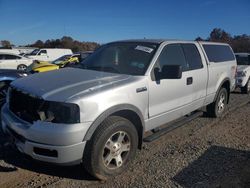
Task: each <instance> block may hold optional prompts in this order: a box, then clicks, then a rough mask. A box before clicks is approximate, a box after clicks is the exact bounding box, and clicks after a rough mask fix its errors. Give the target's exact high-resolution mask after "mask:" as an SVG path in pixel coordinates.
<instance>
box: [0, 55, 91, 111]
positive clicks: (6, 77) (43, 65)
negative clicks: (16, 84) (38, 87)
mask: <svg viewBox="0 0 250 188" xmlns="http://www.w3.org/2000/svg"><path fill="white" fill-rule="evenodd" d="M92 53H93V52H92V51H87V52H81V53H79V54H73V55H66V56H63V57H61V58H59V59H57V60H55V61H53V62H52V63H48V62H40V63H39V62H33V63H32V64H31V65H30V66H28V68H27V69H26V71H21V70H8V69H6V70H0V107H1V106H2V105H3V103H4V102H5V98H6V91H7V89H8V87H9V85H10V83H11V82H12V81H14V80H16V79H18V78H21V77H24V76H28V75H30V74H32V73H37V72H45V71H49V70H56V69H59V68H62V67H65V66H66V67H67V66H74V67H76V68H79V67H81V66H75V65H76V64H75V63H77V64H79V62H82V61H84V60H85V58H87V57H88V56H89V55H90V54H92ZM61 65H63V66H61Z"/></svg>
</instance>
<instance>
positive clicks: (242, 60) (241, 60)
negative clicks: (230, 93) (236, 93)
mask: <svg viewBox="0 0 250 188" xmlns="http://www.w3.org/2000/svg"><path fill="white" fill-rule="evenodd" d="M235 56H236V59H237V74H236V86H237V87H239V88H240V89H241V92H242V93H246V94H248V93H250V53H235Z"/></svg>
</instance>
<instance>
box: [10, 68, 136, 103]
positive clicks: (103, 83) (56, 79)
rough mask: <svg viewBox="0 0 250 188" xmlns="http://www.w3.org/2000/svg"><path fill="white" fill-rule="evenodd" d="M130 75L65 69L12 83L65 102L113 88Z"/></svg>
mask: <svg viewBox="0 0 250 188" xmlns="http://www.w3.org/2000/svg"><path fill="white" fill-rule="evenodd" d="M129 77H131V76H129V75H122V74H115V73H107V72H100V71H93V70H85V69H77V68H64V69H59V70H55V71H49V72H44V73H37V74H33V75H30V76H28V77H26V78H22V79H18V80H16V81H14V82H12V84H11V85H12V86H13V87H14V88H17V89H20V90H22V91H24V92H27V93H29V94H31V95H35V96H37V97H41V98H43V99H45V100H51V101H58V102H60V101H61V102H63V101H66V100H69V99H70V98H72V97H74V96H76V95H78V94H84V93H89V92H94V91H96V90H100V89H103V87H107V86H112V85H113V84H114V83H117V82H119V81H122V80H125V79H128V78H129Z"/></svg>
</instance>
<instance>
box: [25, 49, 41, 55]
mask: <svg viewBox="0 0 250 188" xmlns="http://www.w3.org/2000/svg"><path fill="white" fill-rule="evenodd" d="M39 51H40V49H35V50H33V51H32V52H31V53H29V54H27V55H36V54H37V53H38V52H39Z"/></svg>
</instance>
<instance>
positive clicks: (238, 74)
mask: <svg viewBox="0 0 250 188" xmlns="http://www.w3.org/2000/svg"><path fill="white" fill-rule="evenodd" d="M246 73H247V72H246V71H240V72H237V77H245V76H246Z"/></svg>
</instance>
